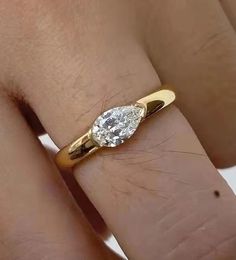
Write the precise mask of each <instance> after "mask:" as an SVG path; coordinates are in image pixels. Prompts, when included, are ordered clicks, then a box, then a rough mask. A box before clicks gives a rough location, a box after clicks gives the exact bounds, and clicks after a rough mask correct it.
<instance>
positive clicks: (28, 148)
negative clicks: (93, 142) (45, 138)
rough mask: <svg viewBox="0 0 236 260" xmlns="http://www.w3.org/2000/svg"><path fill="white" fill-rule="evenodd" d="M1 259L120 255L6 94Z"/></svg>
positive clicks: (0, 155)
mask: <svg viewBox="0 0 236 260" xmlns="http://www.w3.org/2000/svg"><path fill="white" fill-rule="evenodd" d="M0 104H1V111H0V118H1V126H0V142H1V149H0V165H1V170H0V176H1V178H0V185H1V189H0V209H1V217H0V240H1V243H0V258H1V259H6V260H7V259H9V260H10V259H25V260H27V259H43V258H44V259H46V258H47V259H78V258H79V259H106V258H109V259H110V258H111V259H117V258H116V257H115V256H114V257H113V256H112V254H111V253H109V251H108V250H106V248H105V247H104V246H103V245H102V243H101V242H99V240H98V239H97V238H96V237H95V234H94V233H93V232H92V231H91V229H90V227H89V225H88V224H87V222H86V221H85V220H84V218H83V217H82V215H81V213H80V211H79V210H78V209H77V207H76V206H75V203H74V202H73V200H72V198H71V196H70V195H69V193H68V190H67V189H66V188H65V185H64V184H63V182H62V180H61V179H60V177H59V174H58V173H57V171H56V169H55V167H53V164H52V163H51V161H50V160H49V159H48V158H47V156H46V154H45V153H44V151H43V150H42V148H41V147H40V145H39V143H38V142H37V141H36V138H35V137H34V136H33V135H32V133H31V131H30V130H29V129H28V127H27V125H26V123H25V122H24V120H23V119H22V117H21V115H20V113H19V111H18V109H16V107H15V105H14V104H13V103H12V102H11V101H10V100H9V99H8V98H6V97H4V98H3V97H2V96H1V98H0Z"/></svg>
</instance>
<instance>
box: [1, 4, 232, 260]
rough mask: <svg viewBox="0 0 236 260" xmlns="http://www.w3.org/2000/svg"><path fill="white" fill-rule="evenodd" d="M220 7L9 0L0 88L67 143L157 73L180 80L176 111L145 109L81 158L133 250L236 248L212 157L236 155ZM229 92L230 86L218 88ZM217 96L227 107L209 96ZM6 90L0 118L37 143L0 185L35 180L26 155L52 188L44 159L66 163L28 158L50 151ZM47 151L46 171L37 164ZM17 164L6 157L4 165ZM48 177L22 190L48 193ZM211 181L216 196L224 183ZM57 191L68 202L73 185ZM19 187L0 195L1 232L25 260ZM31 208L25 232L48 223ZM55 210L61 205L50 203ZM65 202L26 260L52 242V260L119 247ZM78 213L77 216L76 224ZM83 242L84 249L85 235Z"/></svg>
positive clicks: (210, 254)
mask: <svg viewBox="0 0 236 260" xmlns="http://www.w3.org/2000/svg"><path fill="white" fill-rule="evenodd" d="M229 5H230V2H229V1H228V2H227V6H229ZM170 6H171V8H170ZM224 10H225V11H226V8H225V9H224ZM224 10H223V9H222V8H221V6H220V4H219V3H218V2H217V1H211V0H208V1H203V0H200V1H194V0H191V1H183V0H181V1H179V2H178V5H177V4H173V1H168V0H167V1H165V2H163V1H146V2H145V4H144V1H115V0H114V1H108V0H107V1H105V0H104V1H74V0H71V1H64V0H60V1H57V2H55V1H43V0H40V1H30V2H29V1H16V0H14V1H2V2H1V4H0V17H1V23H0V34H1V41H0V60H1V61H2V62H1V63H0V81H1V85H2V87H1V90H2V91H1V92H2V93H7V95H8V96H9V95H10V96H11V97H13V96H14V97H15V98H16V99H18V100H21V101H22V100H23V102H27V103H28V104H29V106H30V107H31V108H32V109H33V110H34V111H35V113H36V114H37V116H38V118H39V120H40V121H41V123H42V125H43V127H44V128H45V129H46V131H47V132H48V133H49V134H50V136H51V137H52V138H53V140H54V141H55V142H56V144H57V145H58V146H59V147H62V146H64V145H66V144H67V143H68V142H70V141H72V140H73V139H74V138H75V137H77V136H78V135H81V134H83V133H84V132H85V131H86V130H87V129H88V127H89V126H90V125H91V123H92V122H93V120H94V119H95V118H96V117H97V116H98V115H99V114H100V113H101V111H104V110H106V109H108V108H110V107H113V106H117V105H122V104H129V103H131V102H133V101H135V100H137V99H139V98H140V97H142V96H144V95H146V94H149V93H150V92H152V91H154V90H156V89H157V87H159V86H160V85H161V83H160V81H161V80H164V81H165V82H173V83H174V84H175V85H176V87H175V91H176V92H177V94H178V100H177V105H178V107H179V108H180V109H181V112H180V111H179V110H178V109H177V108H176V107H175V106H171V107H170V108H169V109H166V111H163V112H162V113H160V114H159V115H158V116H153V118H150V120H147V121H146V122H145V125H143V126H142V127H141V128H140V130H139V131H138V132H137V133H136V134H135V136H134V137H133V138H132V139H130V141H129V142H127V144H125V145H123V146H121V147H119V148H117V149H114V150H104V151H102V152H101V153H99V154H97V155H95V156H93V157H91V158H90V159H89V160H86V161H85V162H84V163H82V164H81V165H80V166H78V168H77V169H76V170H75V176H76V179H77V180H78V182H79V183H80V185H81V186H82V188H83V189H84V191H85V192H86V194H87V196H88V197H89V199H90V200H91V201H92V203H93V204H94V205H95V207H96V208H97V210H98V211H99V212H100V214H101V215H102V217H103V218H104V220H105V222H106V223H107V224H108V226H109V228H110V230H111V231H112V232H113V233H114V234H115V235H116V237H117V239H118V241H119V243H120V244H121V246H122V248H123V249H124V250H125V252H126V254H127V255H128V256H129V258H130V259H235V257H236V251H235V243H236V241H235V234H236V224H235V213H236V206H235V198H234V196H233V194H232V192H231V190H230V189H229V188H228V187H227V185H226V184H225V182H224V181H223V180H222V178H220V177H219V175H218V174H217V171H216V169H215V167H214V166H213V164H212V163H211V161H210V160H209V159H208V156H209V157H210V158H211V160H212V162H213V163H214V164H215V166H228V165H233V164H234V163H235V156H234V155H235V150H236V148H235V146H234V143H235V142H234V139H235V136H234V133H235V130H236V129H235V127H236V124H235V120H234V121H233V118H234V111H235V107H236V104H235V75H236V74H235V62H236V59H235V55H236V49H235V48H236V44H235V43H236V39H235V31H234V29H233V27H232V25H233V24H234V22H233V20H234V18H233V17H234V16H233V15H232V13H234V12H233V11H232V9H231V13H230V20H228V18H227V16H226V15H227V12H226V13H225V12H224ZM235 12H236V11H235ZM147 17H148V19H147ZM163 21H164V22H163ZM176 28H177V29H176ZM175 29H176V30H175ZM193 30H194V34H193V33H192V32H193ZM183 54H184V55H183ZM219 59H220V62H219ZM222 71H223V72H222ZM222 92H225V93H227V95H225V97H222V95H221V93H222ZM218 97H219V98H220V101H221V103H220V105H221V106H220V105H219V104H215V103H214V102H215V100H216V98H218ZM196 100H197V102H196ZM10 103H11V101H10V100H9V98H5V96H4V98H1V104H2V106H4V107H6V110H3V111H1V113H2V115H1V116H2V118H4V120H2V127H3V129H5V128H6V127H9V126H11V125H14V122H15V120H16V121H17V120H19V123H18V124H16V125H17V128H16V129H19V133H18V134H19V136H20V138H19V139H21V140H22V142H23V140H25V143H27V144H28V145H29V146H30V144H31V143H32V148H34V149H36V151H35V153H32V152H31V150H32V148H31V149H30V148H28V149H25V151H24V152H22V153H21V151H19V152H18V153H17V154H19V157H18V159H15V160H14V163H12V165H11V168H10V173H11V174H12V176H18V175H17V174H16V173H17V172H18V171H19V169H20V174H21V175H20V176H22V178H21V179H20V180H19V181H16V182H14V179H15V178H16V177H14V178H11V179H10V180H11V181H9V180H8V178H7V175H6V174H5V175H4V173H5V170H3V173H2V175H4V176H5V177H4V179H1V180H0V182H1V183H2V184H3V183H5V182H7V183H9V186H7V187H8V188H5V189H2V190H1V193H0V195H1V196H0V198H6V197H8V196H9V197H11V196H10V194H11V193H10V191H14V190H15V189H16V188H15V189H14V187H17V183H27V181H28V180H27V179H28V178H29V176H28V175H27V172H28V171H26V170H25V168H24V167H26V166H25V165H27V164H28V165H29V167H30V169H31V170H30V172H33V173H35V176H37V178H36V177H31V179H32V180H31V182H32V183H33V185H34V186H35V187H37V182H39V183H41V184H42V183H45V185H46V184H47V183H50V186H52V187H53V182H51V181H50V179H48V178H47V176H49V175H50V174H49V172H51V173H55V175H56V176H57V171H56V170H55V169H52V166H49V165H51V163H49V162H47V160H46V159H45V158H44V156H43V155H40V157H39V160H38V162H39V163H36V161H35V160H36V159H33V158H36V157H37V156H36V154H37V153H39V154H41V153H42V151H41V150H40V148H39V146H38V144H37V145H36V144H35V140H34V137H33V136H30V137H28V134H26V133H27V130H26V129H27V127H26V125H25V124H24V123H23V120H22V118H21V119H19V118H20V115H19V113H18V112H16V111H15V110H14V109H11V110H10V111H11V112H8V109H7V108H8V106H10V105H9V104H10ZM11 104H12V103H11ZM209 104H211V105H209ZM206 106H207V108H206ZM222 107H224V111H223V112H222ZM182 113H183V114H184V115H185V116H186V117H187V119H188V121H189V122H190V124H189V123H188V121H187V120H186V119H185V117H184V116H183V114H182ZM216 115H217V117H216ZM8 118H9V120H8ZM222 120H223V121H222ZM219 121H222V122H223V123H222V124H219ZM17 122H18V121H17ZM190 125H191V126H192V127H193V129H194V130H195V132H196V134H195V133H194V132H193V130H192V128H191V127H190ZM9 129H11V128H10V127H9ZM15 131H16V130H15ZM2 132H3V134H1V136H0V138H1V140H3V141H4V142H5V143H6V144H5V146H6V147H7V146H8V145H9V144H8V142H10V143H11V144H12V145H13V147H14V146H15V147H20V145H19V144H18V141H17V140H18V138H16V137H15V138H13V139H12V136H11V135H12V133H11V131H8V132H7V131H5V132H4V130H2ZM17 132H18V131H17ZM10 133H11V134H10ZM15 135H16V133H15ZM196 135H197V136H198V137H199V138H200V141H201V142H202V144H203V146H204V148H205V149H206V152H205V150H204V149H203V148H202V146H201V145H200V143H199V141H198V139H197V137H196ZM13 140H14V141H13ZM229 144H230V145H229ZM36 147H37V148H36ZM2 151H3V152H2V155H4V154H5V153H4V150H2ZM206 153H207V155H206ZM16 158H17V156H16ZM22 158H24V163H22V160H21V159H22ZM26 158H29V159H28V160H27V159H26ZM42 163H43V164H45V167H46V168H47V170H45V169H43V170H42V168H41V166H40V165H42ZM8 164H9V161H8V160H6V159H5V157H4V160H3V159H2V161H1V165H2V169H7V168H8V167H7V165H8ZM41 172H44V174H43V175H42V179H41V177H40V176H41ZM18 178H19V177H18ZM16 180H17V179H16ZM47 185H49V184H47ZM9 187H10V188H9ZM18 187H19V188H18V189H17V192H18V193H17V194H25V193H24V192H23V193H22V190H24V189H25V188H24V189H23V187H22V190H21V185H20V186H18ZM39 187H41V185H39ZM51 189H52V190H53V188H49V189H47V191H48V192H47V193H46V194H44V196H45V198H44V197H43V198H42V196H40V194H41V193H42V191H39V192H38V193H37V194H36V195H35V194H34V193H32V191H28V192H29V193H27V194H25V198H32V199H31V200H30V201H31V204H30V205H41V204H42V199H43V201H49V202H50V200H48V198H51V197H50V196H53V195H52V193H51V192H50V190H51ZM216 190H217V191H219V194H220V196H219V197H216V196H215V191H216ZM59 191H60V192H58V193H57V195H56V196H55V197H56V198H57V199H56V202H55V207H56V208H57V210H58V212H60V211H63V212H64V211H67V210H66V205H67V203H68V202H65V201H64V196H62V195H61V196H59V195H58V194H60V193H61V192H62V194H67V193H66V191H65V190H64V187H63V188H61V190H60V189H59ZM30 194H31V195H30ZM32 194H34V196H32ZM15 196H16V197H15ZM15 196H13V197H12V200H11V203H10V204H9V205H7V204H4V203H0V208H3V212H4V213H5V215H4V216H3V217H2V219H1V222H0V227H1V229H3V228H4V233H3V234H4V237H3V238H2V240H6V241H7V244H8V246H9V245H10V248H11V251H13V256H14V252H15V255H17V257H21V258H22V259H27V258H24V256H25V252H26V251H27V247H24V246H16V245H15V244H14V243H13V242H14V239H13V237H14V232H15V230H14V228H12V226H11V223H12V221H11V223H9V220H10V219H11V220H13V222H14V221H16V219H17V217H16V216H21V215H22V213H21V210H22V208H21V207H14V205H17V198H18V197H17V195H15ZM22 196H23V195H22ZM66 196H68V195H65V197H66ZM70 199H71V197H70ZM70 199H68V200H69V201H70ZM0 201H3V200H0ZM22 201H24V198H22ZM40 201H41V204H40V203H39V202H40ZM49 202H48V203H49ZM10 206H11V207H10ZM23 206H24V207H25V208H24V209H23V210H24V212H28V211H29V212H31V211H30V209H29V208H28V209H27V203H26V204H23ZM11 208H13V209H15V210H12V211H11V210H10V209H11ZM47 208H49V209H51V208H52V205H51V204H50V203H49V204H48V205H47V204H45V210H44V212H47ZM1 212H2V211H1ZM9 212H11V214H10V213H9ZM75 212H76V213H75ZM32 214H33V213H32V212H31V213H30V214H23V215H22V216H24V217H22V218H21V222H20V225H21V226H22V227H24V225H26V226H27V223H28V222H27V215H30V216H33V217H32V218H31V221H32V223H31V225H30V226H31V228H29V227H28V226H27V229H26V233H27V237H29V238H30V237H31V236H32V234H31V231H32V230H33V231H34V230H36V231H37V230H40V228H42V223H41V220H40V218H37V216H36V215H34V214H33V215H32ZM47 214H48V215H49V216H55V214H53V212H52V211H50V210H48V212H47ZM68 214H69V217H68V216H64V215H63V214H62V216H60V214H59V213H58V214H56V215H57V216H58V219H56V220H55V221H53V218H52V220H51V222H50V224H48V227H51V229H50V228H48V229H47V228H45V231H44V232H43V234H44V241H46V242H45V244H46V245H48V242H50V241H51V240H54V239H55V241H56V243H55V245H56V246H55V248H50V246H49V247H47V248H46V249H45V247H42V246H39V245H38V244H37V243H32V244H31V243H29V246H30V247H32V248H33V250H32V251H31V252H29V254H28V255H27V257H28V259H32V257H33V258H34V259H41V258H40V257H41V256H44V255H45V254H47V255H48V259H55V256H52V252H50V250H51V251H56V253H57V259H60V257H61V259H63V257H64V256H65V255H64V254H65V252H67V251H68V250H69V251H70V252H72V254H71V255H69V256H68V259H78V257H80V258H81V259H83V258H82V257H84V259H99V257H100V258H101V259H103V257H104V255H109V257H114V258H116V257H115V256H110V252H109V251H106V249H104V248H103V247H102V246H101V244H100V243H99V242H92V243H91V241H97V240H96V238H95V235H94V234H91V233H90V232H89V231H87V229H86V230H83V229H81V230H80V227H81V226H84V225H87V224H85V222H83V221H84V220H81V217H78V216H80V213H78V212H77V210H76V209H74V210H73V213H68ZM9 216H11V218H10V217H9ZM66 219H69V220H71V219H73V221H69V222H70V223H71V224H70V225H69V226H68V231H67V229H66V227H65V226H64V225H62V224H61V223H67V221H66ZM76 219H78V221H76ZM51 223H52V224H51ZM74 225H78V229H75V230H73V226H74ZM88 229H89V228H88ZM57 232H58V233H59V234H60V236H63V234H64V235H66V239H67V240H66V242H65V243H64V244H63V247H62V246H61V244H60V243H58V241H57V238H55V237H56V235H55V234H57ZM20 233H21V234H22V231H21V232H20ZM1 234H2V233H1ZM70 234H73V235H70ZM6 237H7V239H6ZM74 237H75V238H76V239H73V238H74ZM52 238H53V239H52ZM71 240H73V241H78V244H77V243H76V242H73V243H72V242H71ZM12 241H13V242H12ZM84 243H85V244H86V246H85V247H82V248H83V249H84V250H82V249H81V247H80V246H79V245H81V244H82V245H83V244H84ZM23 245H25V243H23ZM41 245H42V244H41ZM94 245H95V246H94ZM70 246H71V247H70ZM3 248H4V247H3ZM90 249H91V250H90ZM5 251H7V250H5ZM3 252H4V251H3ZM39 252H40V254H41V255H40V254H39ZM0 253H1V251H0ZM54 253H55V252H54ZM2 255H3V256H4V257H5V255H4V254H2ZM98 255H99V256H98ZM53 257H54V258H53ZM5 259H11V256H9V255H7V256H6V257H5Z"/></svg>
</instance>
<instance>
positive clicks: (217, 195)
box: [214, 190, 220, 198]
mask: <svg viewBox="0 0 236 260" xmlns="http://www.w3.org/2000/svg"><path fill="white" fill-rule="evenodd" d="M214 195H215V197H216V198H219V197H220V192H219V191H218V190H215V191H214Z"/></svg>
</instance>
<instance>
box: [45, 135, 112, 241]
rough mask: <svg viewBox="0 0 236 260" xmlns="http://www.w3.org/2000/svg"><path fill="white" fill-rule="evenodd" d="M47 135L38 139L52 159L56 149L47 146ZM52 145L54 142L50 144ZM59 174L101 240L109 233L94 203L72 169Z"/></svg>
mask: <svg viewBox="0 0 236 260" xmlns="http://www.w3.org/2000/svg"><path fill="white" fill-rule="evenodd" d="M46 137H47V136H46V135H45V136H41V137H40V140H41V142H42V143H43V144H44V145H45V148H46V150H47V152H48V154H49V155H50V157H51V158H52V160H53V159H54V158H55V154H56V151H57V150H58V149H55V151H54V150H53V149H52V147H49V146H48V142H49V140H50V139H49V138H46ZM50 141H51V140H50ZM52 145H54V144H52ZM60 173H61V175H62V177H63V179H64V181H65V183H66V185H67V187H68V189H69V190H70V192H71V194H72V195H73V198H74V199H75V201H76V202H77V204H78V205H79V207H80V209H81V210H82V211H83V213H84V214H85V216H86V218H87V220H88V221H89V223H90V224H91V225H92V227H93V228H94V230H95V231H96V232H97V234H98V235H100V236H101V238H102V239H103V240H105V239H107V238H108V237H109V236H110V235H111V233H110V231H109V230H108V228H107V226H106V224H105V223H104V220H103V219H102V217H101V215H100V214H99V213H98V211H97V210H96V208H95V207H94V205H93V204H92V203H91V201H90V200H89V199H88V197H87V195H86V194H85V193H84V191H83V190H82V189H81V187H80V186H79V184H78V182H77V181H76V180H75V178H74V175H73V174H72V170H70V169H68V170H62V171H61V172H60Z"/></svg>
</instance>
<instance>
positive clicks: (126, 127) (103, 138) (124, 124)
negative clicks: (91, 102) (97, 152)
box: [92, 106, 144, 147]
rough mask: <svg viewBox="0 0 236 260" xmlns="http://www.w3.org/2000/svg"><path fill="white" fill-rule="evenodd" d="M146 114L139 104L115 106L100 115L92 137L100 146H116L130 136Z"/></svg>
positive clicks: (94, 125)
mask: <svg viewBox="0 0 236 260" xmlns="http://www.w3.org/2000/svg"><path fill="white" fill-rule="evenodd" d="M143 115H144V109H143V108H141V107H137V106H122V107H115V108H112V109H110V110H108V111H106V112H104V113H103V114H102V115H100V116H99V117H98V118H97V119H96V121H95V122H94V124H93V126H92V137H93V139H94V141H95V142H97V143H98V144H99V145H100V146H108V147H115V146H117V145H119V144H122V143H123V142H124V141H125V140H126V139H128V138H130V137H131V136H132V135H133V134H134V132H135V131H136V129H137V127H138V125H139V124H140V122H141V120H142V117H143Z"/></svg>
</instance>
